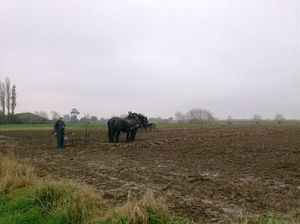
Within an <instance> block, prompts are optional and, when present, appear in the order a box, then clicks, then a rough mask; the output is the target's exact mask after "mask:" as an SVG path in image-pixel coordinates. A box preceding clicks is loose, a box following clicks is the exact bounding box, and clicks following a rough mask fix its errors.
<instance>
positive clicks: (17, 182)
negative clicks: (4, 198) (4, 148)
mask: <svg viewBox="0 0 300 224" xmlns="http://www.w3.org/2000/svg"><path fill="white" fill-rule="evenodd" d="M0 178H1V182H0V194H1V193H9V192H10V191H12V190H14V189H17V188H20V187H26V186H29V185H32V184H34V183H35V182H36V180H37V177H36V175H35V171H34V169H33V168H32V167H31V166H29V165H23V164H19V163H18V162H17V161H14V160H9V159H7V158H5V157H3V156H1V155H0Z"/></svg>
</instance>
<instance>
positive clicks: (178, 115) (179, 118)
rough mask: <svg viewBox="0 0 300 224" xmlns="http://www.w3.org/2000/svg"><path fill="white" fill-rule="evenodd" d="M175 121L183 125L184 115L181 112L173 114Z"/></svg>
mask: <svg viewBox="0 0 300 224" xmlns="http://www.w3.org/2000/svg"><path fill="white" fill-rule="evenodd" d="M175 120H176V121H178V123H184V121H185V115H184V114H183V113H182V112H180V111H177V112H176V113H175Z"/></svg>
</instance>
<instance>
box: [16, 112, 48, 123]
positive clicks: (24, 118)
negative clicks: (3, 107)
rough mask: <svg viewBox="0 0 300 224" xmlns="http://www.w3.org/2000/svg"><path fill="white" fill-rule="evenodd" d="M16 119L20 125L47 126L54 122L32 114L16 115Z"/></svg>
mask: <svg viewBox="0 0 300 224" xmlns="http://www.w3.org/2000/svg"><path fill="white" fill-rule="evenodd" d="M15 117H16V120H17V121H16V122H15V123H19V124H47V123H51V122H52V121H50V120H49V119H48V118H45V117H41V116H39V115H36V114H33V113H30V112H28V113H19V114H15Z"/></svg>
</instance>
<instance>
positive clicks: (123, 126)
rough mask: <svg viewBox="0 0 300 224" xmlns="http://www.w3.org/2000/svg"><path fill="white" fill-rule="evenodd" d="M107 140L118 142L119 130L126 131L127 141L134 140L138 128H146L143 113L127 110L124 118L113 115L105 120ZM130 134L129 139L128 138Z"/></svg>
mask: <svg viewBox="0 0 300 224" xmlns="http://www.w3.org/2000/svg"><path fill="white" fill-rule="evenodd" d="M107 126H108V138H109V142H114V139H115V140H116V142H119V136H120V133H121V132H124V133H126V134H127V135H126V140H127V141H130V142H132V141H134V140H135V135H136V133H137V131H138V129H139V128H142V127H143V128H145V129H147V126H148V119H147V117H145V116H144V115H143V114H137V113H131V112H128V116H127V117H125V118H120V117H113V118H111V119H109V120H108V121H107ZM129 134H130V139H129Z"/></svg>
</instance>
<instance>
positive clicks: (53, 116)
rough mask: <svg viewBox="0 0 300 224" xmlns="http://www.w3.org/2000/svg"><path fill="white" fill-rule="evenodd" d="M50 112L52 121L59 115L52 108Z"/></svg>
mask: <svg viewBox="0 0 300 224" xmlns="http://www.w3.org/2000/svg"><path fill="white" fill-rule="evenodd" d="M51 114H52V120H53V121H54V120H55V119H57V118H58V116H59V114H58V113H57V112H56V111H54V110H52V111H51Z"/></svg>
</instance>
